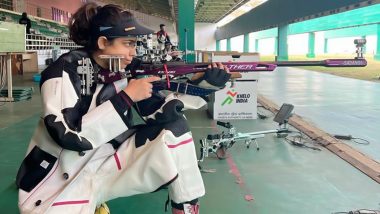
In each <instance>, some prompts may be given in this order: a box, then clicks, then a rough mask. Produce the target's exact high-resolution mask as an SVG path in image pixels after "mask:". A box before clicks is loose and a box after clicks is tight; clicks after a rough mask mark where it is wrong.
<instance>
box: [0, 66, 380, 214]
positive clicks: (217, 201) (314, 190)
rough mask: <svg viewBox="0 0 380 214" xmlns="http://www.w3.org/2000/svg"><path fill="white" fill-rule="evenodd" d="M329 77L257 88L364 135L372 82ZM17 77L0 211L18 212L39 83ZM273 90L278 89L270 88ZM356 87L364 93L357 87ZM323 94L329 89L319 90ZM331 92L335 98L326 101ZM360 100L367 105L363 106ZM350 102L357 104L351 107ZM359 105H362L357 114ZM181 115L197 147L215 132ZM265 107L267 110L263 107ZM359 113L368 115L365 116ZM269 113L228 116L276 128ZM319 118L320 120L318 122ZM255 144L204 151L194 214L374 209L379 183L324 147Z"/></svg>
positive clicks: (194, 114) (272, 140)
mask: <svg viewBox="0 0 380 214" xmlns="http://www.w3.org/2000/svg"><path fill="white" fill-rule="evenodd" d="M285 73H287V74H288V76H286V77H285V76H284V75H285ZM324 75H326V74H324ZM329 77H330V76H329ZM330 78H331V79H335V81H336V82H335V84H334V83H333V82H330V80H329V79H330ZM330 78H328V77H326V76H323V75H320V74H314V73H312V72H305V71H300V70H294V71H292V72H291V71H290V70H288V69H284V70H282V69H281V70H280V69H277V70H276V71H275V72H273V73H271V74H263V75H261V79H260V82H259V88H260V93H262V94H264V95H265V96H267V97H268V98H271V99H272V100H273V101H275V102H276V103H278V104H280V103H282V102H290V103H293V104H294V105H295V108H296V113H297V114H300V115H302V116H305V117H306V118H307V119H309V120H312V121H313V122H314V123H316V124H317V125H318V126H319V127H320V128H323V129H326V130H328V131H334V132H336V133H338V132H339V133H341V134H344V133H346V132H348V131H350V132H349V134H352V135H354V136H360V137H363V136H364V137H366V139H368V138H367V137H368V136H370V135H367V134H365V133H367V132H371V133H372V131H371V127H372V128H373V129H374V130H376V128H377V127H374V126H370V125H366V123H367V121H368V120H369V121H371V118H374V117H375V118H376V117H378V116H375V115H372V114H371V113H372V112H373V111H376V106H375V105H374V104H375V103H374V102H375V101H371V98H370V97H371V96H373V95H372V93H374V92H373V90H375V91H376V90H377V89H376V86H371V85H369V84H367V83H362V82H360V83H355V82H353V81H352V80H350V79H345V78H341V77H340V78H336V77H330ZM337 82H338V83H339V84H337ZM16 83H20V84H21V83H22V84H23V85H25V86H34V87H35V89H36V90H35V92H34V96H33V98H32V99H31V100H28V101H21V102H17V103H7V104H5V105H2V106H0V118H1V119H0V151H1V152H0V173H1V174H2V176H0V207H1V208H2V213H18V212H17V190H16V188H15V185H14V178H15V174H16V172H17V168H18V166H19V164H20V162H21V160H22V158H23V156H24V154H25V150H26V147H27V144H28V141H29V139H30V137H31V135H32V133H33V131H34V128H35V126H36V123H37V120H38V118H39V117H40V112H41V109H40V106H41V105H40V101H39V100H40V96H39V91H38V85H37V84H35V83H33V82H32V81H30V80H29V78H27V77H24V79H23V80H22V79H19V80H16ZM16 83H15V84H16ZM291 84H292V85H291ZM324 88H325V89H324ZM342 88H347V89H346V90H348V89H350V88H351V89H352V90H351V91H352V93H353V95H351V96H349V97H347V98H345V96H343V95H340V93H341V91H342V90H343V89H342ZM291 89H292V91H291ZM327 89H328V90H327ZM293 90H294V91H293ZM329 90H330V92H328V91H329ZM278 91H281V93H277V92H278ZM334 91H335V92H334ZM363 91H365V92H366V93H361V92H363ZM274 92H276V93H274ZM367 92H368V93H367ZM326 94H331V95H329V96H327V97H325V96H326ZM368 94H371V95H368ZM334 95H335V97H336V98H337V99H338V100H339V102H341V103H339V104H334V103H333V97H334ZM347 96H348V95H347ZM314 102H317V103H315V104H314ZM376 102H379V101H376ZM362 103H364V104H368V106H367V107H365V106H364V104H363V105H362ZM326 104H329V105H326ZM372 104H373V105H374V106H372ZM330 105H332V107H331V106H330ZM348 106H350V107H352V109H351V108H348ZM356 106H358V107H356ZM378 106H379V105H377V110H379V109H378ZM355 108H356V109H360V111H354V109H355ZM334 109H335V110H336V111H337V112H335V113H333V112H332V110H334ZM350 109H351V110H350ZM326 110H329V111H328V113H324V114H321V113H319V112H318V111H326ZM367 110H369V112H367ZM359 112H363V114H362V115H364V116H362V117H364V118H362V120H360V117H359V116H360V114H359ZM351 113H354V115H356V116H345V117H344V115H343V116H340V117H342V118H344V120H343V122H335V121H336V120H335V119H336V118H339V115H340V114H347V115H351ZM186 114H187V116H188V118H189V124H190V126H191V127H192V131H193V136H194V142H196V145H197V146H198V142H199V139H201V138H204V137H206V136H207V134H210V133H214V132H216V131H217V128H218V127H216V126H215V122H214V121H212V120H210V119H208V117H207V114H206V112H205V110H200V111H189V112H187V113H186ZM266 114H267V115H270V113H268V112H266ZM366 115H367V117H368V118H369V119H367V117H365V116H366ZM377 115H380V114H377ZM322 118H323V119H322ZM272 119H273V118H271V117H270V118H268V119H265V120H260V119H258V120H244V121H232V123H233V124H234V125H235V126H236V127H237V129H238V130H239V131H240V132H245V131H247V132H248V131H259V130H267V129H273V128H276V124H275V123H274V122H272ZM350 119H353V120H352V121H351V120H350ZM354 119H355V121H354ZM347 121H349V122H350V123H348V122H347ZM357 121H362V122H357ZM363 121H365V122H363ZM354 122H355V123H357V124H360V125H358V126H357V127H353V129H354V130H351V129H350V128H347V129H339V127H340V128H346V127H347V126H350V125H351V124H354ZM334 123H336V124H335V125H334ZM324 124H325V126H322V125H324ZM326 124H327V125H326ZM377 129H379V128H377ZM363 133H364V134H363ZM379 133H380V132H378V133H376V134H379ZM371 136H372V135H371ZM376 136H377V135H373V136H372V137H373V139H376ZM369 140H371V141H372V142H371V143H372V144H371V145H370V146H366V147H364V146H362V147H359V146H358V147H359V148H363V149H368V150H370V151H372V150H371V149H369V148H370V147H372V146H375V143H376V141H375V140H372V138H371V139H369ZM259 146H260V150H259V151H257V150H256V149H255V148H254V147H251V148H249V149H247V148H246V147H245V145H243V144H238V143H237V144H235V145H234V146H233V147H232V148H231V149H230V150H228V151H229V155H228V158H227V159H225V160H219V159H217V158H215V157H214V156H213V155H211V157H209V158H207V159H205V161H204V162H202V163H201V166H202V168H203V169H206V170H208V169H213V170H215V172H214V173H203V178H204V182H205V186H206V191H207V194H206V196H204V197H203V198H202V199H201V213H207V214H231V213H239V214H246V213H247V214H248V213H251V214H252V213H259V214H266V213H268V214H269V213H295V214H301V213H302V214H304V213H308V214H309V213H311V214H314V213H315V214H317V213H318V214H320V213H334V212H339V211H349V210H355V209H360V208H368V209H380V185H379V184H378V183H376V182H374V181H373V180H371V179H370V178H368V177H367V176H365V175H364V174H363V173H361V172H360V171H358V170H357V169H356V168H354V167H352V166H351V165H349V164H347V163H346V162H345V161H343V160H342V159H340V158H338V157H337V156H335V155H334V154H332V153H331V152H329V151H327V150H325V149H324V148H321V147H318V145H312V146H317V147H318V148H320V149H321V151H315V150H310V149H305V148H299V147H294V146H293V145H290V144H288V143H287V142H286V141H284V139H283V138H277V137H276V136H275V135H271V134H269V135H266V136H265V138H262V139H260V140H259ZM375 154H379V153H376V152H375ZM166 198H167V191H165V190H162V191H159V192H156V193H152V194H144V195H138V196H133V197H129V198H120V199H116V200H112V201H110V202H108V205H109V206H110V208H111V213H112V214H124V213H141V214H145V213H146V214H148V213H149V214H151V213H165V211H164V203H165V201H166ZM251 199H253V200H251Z"/></svg>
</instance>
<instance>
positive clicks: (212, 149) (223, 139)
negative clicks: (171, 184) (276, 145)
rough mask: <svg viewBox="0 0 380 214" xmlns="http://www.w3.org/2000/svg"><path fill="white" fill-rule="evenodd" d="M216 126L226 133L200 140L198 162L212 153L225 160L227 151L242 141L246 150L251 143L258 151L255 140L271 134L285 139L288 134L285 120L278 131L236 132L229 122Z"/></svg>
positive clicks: (218, 123)
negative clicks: (224, 129) (223, 129)
mask: <svg viewBox="0 0 380 214" xmlns="http://www.w3.org/2000/svg"><path fill="white" fill-rule="evenodd" d="M217 125H219V126H223V127H224V128H227V129H228V133H225V132H224V131H222V132H220V133H218V134H209V135H207V137H206V138H203V139H201V140H200V144H201V148H200V158H199V160H198V161H199V162H203V160H204V158H206V157H208V156H209V153H214V154H215V155H216V156H217V157H218V158H219V159H225V158H226V151H227V149H229V148H231V147H232V146H233V145H234V144H235V143H236V142H238V141H243V142H244V143H245V145H246V147H247V149H249V148H250V146H251V143H255V145H256V150H257V151H259V150H260V147H259V144H258V142H257V139H259V138H263V137H265V135H266V134H271V133H276V134H277V137H278V138H280V137H286V136H287V133H288V132H289V128H288V121H287V120H285V121H284V123H282V124H279V128H278V129H272V130H264V131H257V132H248V133H241V132H236V128H235V127H234V126H233V125H232V124H230V123H229V122H227V123H224V122H220V121H217Z"/></svg>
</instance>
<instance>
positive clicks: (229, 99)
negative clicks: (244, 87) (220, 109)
mask: <svg viewBox="0 0 380 214" xmlns="http://www.w3.org/2000/svg"><path fill="white" fill-rule="evenodd" d="M227 95H228V96H227V97H226V99H224V101H223V103H222V106H224V105H225V104H231V103H232V102H233V101H234V98H235V96H236V95H237V92H235V90H234V89H232V90H228V92H227Z"/></svg>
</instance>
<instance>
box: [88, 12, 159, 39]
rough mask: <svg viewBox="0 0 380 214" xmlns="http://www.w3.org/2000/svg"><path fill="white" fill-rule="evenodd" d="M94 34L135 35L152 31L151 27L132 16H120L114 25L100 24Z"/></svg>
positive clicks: (108, 36) (106, 35) (111, 35)
mask: <svg viewBox="0 0 380 214" xmlns="http://www.w3.org/2000/svg"><path fill="white" fill-rule="evenodd" d="M96 31H97V32H94V34H95V35H96V38H97V37H100V36H105V37H107V38H118V37H136V36H141V35H147V34H151V33H154V31H153V30H152V29H149V28H148V27H145V26H144V25H142V24H140V23H139V22H138V21H137V20H136V18H135V17H133V16H123V15H122V16H121V20H120V21H119V22H118V24H117V25H115V26H100V27H99V28H98V29H96Z"/></svg>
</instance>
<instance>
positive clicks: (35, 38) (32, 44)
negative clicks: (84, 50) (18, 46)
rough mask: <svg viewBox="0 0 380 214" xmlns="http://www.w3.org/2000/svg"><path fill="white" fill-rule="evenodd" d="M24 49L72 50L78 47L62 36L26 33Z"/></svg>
mask: <svg viewBox="0 0 380 214" xmlns="http://www.w3.org/2000/svg"><path fill="white" fill-rule="evenodd" d="M25 46H26V50H27V51H30V50H52V49H63V50H73V49H76V48H80V47H81V46H78V45H77V44H75V43H74V42H73V41H71V40H70V39H69V38H64V37H48V36H44V35H34V34H27V35H26V40H25Z"/></svg>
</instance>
